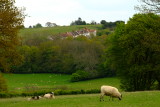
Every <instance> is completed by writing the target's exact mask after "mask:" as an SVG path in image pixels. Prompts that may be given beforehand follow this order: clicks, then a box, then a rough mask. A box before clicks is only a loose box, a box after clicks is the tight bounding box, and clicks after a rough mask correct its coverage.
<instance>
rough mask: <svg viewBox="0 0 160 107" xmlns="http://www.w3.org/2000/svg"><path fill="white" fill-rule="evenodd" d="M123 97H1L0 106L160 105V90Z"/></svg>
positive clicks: (141, 106) (111, 106)
mask: <svg viewBox="0 0 160 107" xmlns="http://www.w3.org/2000/svg"><path fill="white" fill-rule="evenodd" d="M122 94H123V99H122V100H121V101H119V100H118V99H114V101H109V100H108V99H109V98H108V97H105V102H100V101H99V96H100V95H99V94H84V95H62V96H55V97H56V99H40V100H35V101H27V98H25V97H19V98H7V99H0V107H159V106H160V92H159V91H150V92H149V91H145V92H123V93H122Z"/></svg>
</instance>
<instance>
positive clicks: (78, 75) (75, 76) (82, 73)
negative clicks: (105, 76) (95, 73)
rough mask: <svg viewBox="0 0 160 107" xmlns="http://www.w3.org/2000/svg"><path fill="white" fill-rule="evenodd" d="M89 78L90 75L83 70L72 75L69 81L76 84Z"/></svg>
mask: <svg viewBox="0 0 160 107" xmlns="http://www.w3.org/2000/svg"><path fill="white" fill-rule="evenodd" d="M89 77H90V75H89V73H88V72H86V71H83V70H78V71H76V72H75V73H73V74H72V77H71V81H72V82H77V81H82V80H87V79H89Z"/></svg>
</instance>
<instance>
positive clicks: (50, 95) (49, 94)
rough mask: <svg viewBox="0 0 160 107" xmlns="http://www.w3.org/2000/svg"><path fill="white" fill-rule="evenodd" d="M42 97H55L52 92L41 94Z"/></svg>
mask: <svg viewBox="0 0 160 107" xmlns="http://www.w3.org/2000/svg"><path fill="white" fill-rule="evenodd" d="M43 98H47V99H51V98H55V96H54V92H51V93H47V94H45V95H44V96H43Z"/></svg>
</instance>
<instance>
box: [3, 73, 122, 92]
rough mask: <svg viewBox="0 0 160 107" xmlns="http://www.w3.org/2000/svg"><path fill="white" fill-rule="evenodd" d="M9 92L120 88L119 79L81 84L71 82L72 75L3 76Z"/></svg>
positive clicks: (98, 80) (95, 80) (89, 81)
mask: <svg viewBox="0 0 160 107" xmlns="http://www.w3.org/2000/svg"><path fill="white" fill-rule="evenodd" d="M3 75H4V77H5V78H6V81H7V84H8V88H9V90H12V91H13V90H15V91H23V90H25V89H26V88H27V87H29V86H36V87H41V88H54V87H64V88H67V89H84V90H89V89H99V88H100V86H101V85H104V84H108V85H112V86H115V87H118V88H119V84H120V81H119V79H118V78H100V79H94V80H88V81H81V82H70V77H71V75H61V74H3Z"/></svg>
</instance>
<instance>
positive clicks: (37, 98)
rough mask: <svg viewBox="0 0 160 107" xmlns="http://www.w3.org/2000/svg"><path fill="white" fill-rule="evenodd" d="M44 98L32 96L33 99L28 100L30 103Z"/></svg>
mask: <svg viewBox="0 0 160 107" xmlns="http://www.w3.org/2000/svg"><path fill="white" fill-rule="evenodd" d="M41 98H42V97H41V96H32V97H31V98H28V101H31V100H39V99H41Z"/></svg>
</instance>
